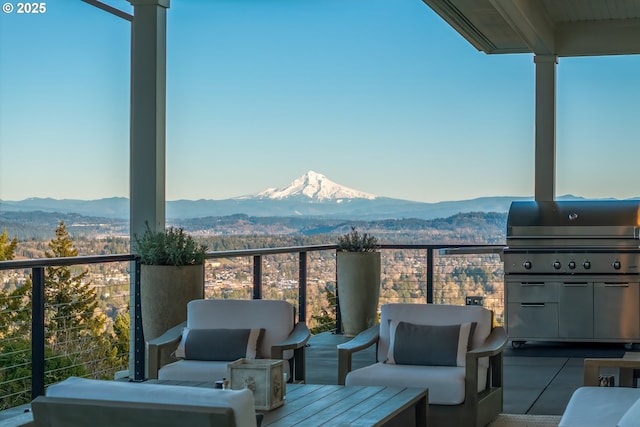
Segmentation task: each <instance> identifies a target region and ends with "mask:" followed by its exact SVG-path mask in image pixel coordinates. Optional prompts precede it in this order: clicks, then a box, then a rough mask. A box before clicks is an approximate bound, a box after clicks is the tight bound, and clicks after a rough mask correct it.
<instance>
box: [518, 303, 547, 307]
mask: <svg viewBox="0 0 640 427" xmlns="http://www.w3.org/2000/svg"><path fill="white" fill-rule="evenodd" d="M520 307H544V303H543V302H521V303H520Z"/></svg>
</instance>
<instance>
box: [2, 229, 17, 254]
mask: <svg viewBox="0 0 640 427" xmlns="http://www.w3.org/2000/svg"><path fill="white" fill-rule="evenodd" d="M17 246H18V239H17V238H16V237H14V238H13V240H9V234H8V233H7V229H6V228H5V229H4V230H3V231H2V234H0V261H7V260H11V259H13V256H14V253H15V250H16V247H17Z"/></svg>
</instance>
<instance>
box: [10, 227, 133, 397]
mask: <svg viewBox="0 0 640 427" xmlns="http://www.w3.org/2000/svg"><path fill="white" fill-rule="evenodd" d="M55 233H56V237H55V238H54V239H52V240H51V241H50V242H49V250H48V251H46V252H45V255H46V257H47V258H59V257H71V256H77V255H78V251H77V250H76V249H75V248H74V246H73V241H72V240H71V237H70V236H69V233H68V232H67V230H66V226H65V224H64V222H60V224H59V226H58V227H57V228H56V231H55ZM4 242H5V243H2V241H0V251H3V253H4V254H5V255H6V254H9V255H11V256H12V255H13V251H14V250H15V245H14V244H13V243H11V244H8V243H6V240H4ZM8 245H12V246H11V249H10V250H9V249H7V248H8V247H9V246H8ZM87 273H88V271H87V270H84V271H80V272H72V270H71V268H70V267H68V266H55V267H47V268H46V269H45V283H44V286H45V330H46V337H45V338H46V343H45V346H46V347H45V354H46V361H45V363H46V366H45V370H46V377H45V384H51V383H54V382H58V381H61V380H62V379H64V378H67V377H69V376H72V375H75V376H92V377H94V378H113V373H114V372H115V371H116V370H118V369H123V368H126V367H127V363H128V350H127V353H125V354H121V355H120V356H118V350H119V345H118V342H116V334H115V333H114V332H113V330H111V328H110V327H109V325H108V318H107V316H106V315H105V314H104V313H103V312H102V311H101V310H100V308H99V306H98V303H99V301H98V295H97V293H96V290H95V289H94V288H93V287H92V286H91V284H90V283H89V282H88V281H87V280H86V276H87ZM32 294H33V282H32V279H31V278H28V279H27V280H26V282H25V284H24V285H22V286H19V287H17V288H16V289H14V290H12V291H11V292H5V291H2V293H0V304H1V306H2V307H3V309H2V311H0V322H2V325H4V326H5V329H0V338H2V340H0V355H1V356H0V384H2V386H0V395H3V396H14V397H15V399H14V398H12V399H11V401H10V402H4V401H3V402H2V404H1V405H0V407H2V408H6V407H11V406H15V405H18V404H22V403H27V402H29V397H30V396H29V393H28V391H29V382H30V378H29V377H30V374H29V375H26V374H25V373H27V372H29V373H30V371H31V345H30V326H31V323H30V322H31V304H32ZM124 321H125V320H124V319H123V320H121V323H122V322H124ZM120 326H121V327H123V328H124V327H125V326H124V325H120ZM126 328H127V334H128V326H126ZM121 334H122V332H121ZM121 339H122V340H124V338H121ZM127 340H128V336H127ZM112 341H113V343H112ZM127 346H128V343H127Z"/></svg>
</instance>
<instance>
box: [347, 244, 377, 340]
mask: <svg viewBox="0 0 640 427" xmlns="http://www.w3.org/2000/svg"><path fill="white" fill-rule="evenodd" d="M337 270H338V273H337V274H338V298H339V300H340V315H341V316H342V326H343V333H344V335H346V336H347V337H353V336H355V335H357V334H358V333H359V332H362V331H364V330H365V329H367V328H369V327H371V326H373V325H375V323H376V320H377V317H378V301H379V299H380V252H341V251H339V252H337Z"/></svg>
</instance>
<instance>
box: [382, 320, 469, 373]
mask: <svg viewBox="0 0 640 427" xmlns="http://www.w3.org/2000/svg"><path fill="white" fill-rule="evenodd" d="M389 328H390V329H389V337H390V344H389V354H388V358H387V363H392V364H398V365H426V366H465V361H466V353H467V350H468V347H469V338H470V334H471V329H472V323H471V322H467V323H463V324H454V325H417V324H415V323H410V322H404V321H397V320H392V321H391V324H390V326H389Z"/></svg>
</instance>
